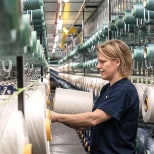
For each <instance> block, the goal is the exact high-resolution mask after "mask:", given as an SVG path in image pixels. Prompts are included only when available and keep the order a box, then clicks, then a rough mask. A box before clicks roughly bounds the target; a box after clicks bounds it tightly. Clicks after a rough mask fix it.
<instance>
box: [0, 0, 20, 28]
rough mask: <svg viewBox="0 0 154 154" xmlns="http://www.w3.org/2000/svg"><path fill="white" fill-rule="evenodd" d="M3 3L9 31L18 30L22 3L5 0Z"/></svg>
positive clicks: (15, 0) (16, 0)
mask: <svg viewBox="0 0 154 154" xmlns="http://www.w3.org/2000/svg"><path fill="white" fill-rule="evenodd" d="M3 3H4V6H3V8H4V10H5V11H6V12H5V13H6V17H8V19H9V26H11V29H17V30H19V29H20V24H21V14H22V2H21V1H18V0H12V1H9V0H5V1H3ZM2 23H3V22H2ZM3 26H4V25H3Z"/></svg>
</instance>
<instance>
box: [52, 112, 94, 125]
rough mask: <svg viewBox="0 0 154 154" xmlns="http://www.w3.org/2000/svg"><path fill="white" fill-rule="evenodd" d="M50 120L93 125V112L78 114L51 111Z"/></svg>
mask: <svg viewBox="0 0 154 154" xmlns="http://www.w3.org/2000/svg"><path fill="white" fill-rule="evenodd" d="M51 121H52V122H60V123H64V124H70V125H74V126H93V122H94V116H93V112H86V113H80V114H59V113H55V112H53V111H51Z"/></svg>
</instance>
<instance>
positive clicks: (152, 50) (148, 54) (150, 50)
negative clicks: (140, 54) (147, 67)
mask: <svg viewBox="0 0 154 154" xmlns="http://www.w3.org/2000/svg"><path fill="white" fill-rule="evenodd" d="M144 52H145V53H144V55H145V56H144V58H146V59H147V60H148V61H149V62H150V63H151V64H152V65H154V60H153V59H154V44H147V46H146V48H145V51H144Z"/></svg>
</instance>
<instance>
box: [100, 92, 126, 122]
mask: <svg viewBox="0 0 154 154" xmlns="http://www.w3.org/2000/svg"><path fill="white" fill-rule="evenodd" d="M99 101H100V102H99V105H98V106H97V109H100V110H102V111H104V112H106V113H108V114H110V115H111V116H112V117H114V118H115V119H117V120H118V121H119V120H120V118H121V116H122V114H123V113H124V112H125V111H126V110H127V108H128V106H129V97H128V95H127V94H126V92H125V91H123V90H119V89H114V90H111V91H110V93H108V94H107V95H106V96H105V99H100V100H99ZM101 101H102V102H101Z"/></svg>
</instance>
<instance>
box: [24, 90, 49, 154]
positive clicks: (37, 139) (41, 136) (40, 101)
mask: <svg viewBox="0 0 154 154" xmlns="http://www.w3.org/2000/svg"><path fill="white" fill-rule="evenodd" d="M38 96H39V97H38ZM44 104H45V100H44V97H43V95H42V94H41V92H38V91H37V92H34V93H33V94H32V96H31V97H30V98H29V99H28V100H27V101H26V103H25V111H26V112H25V123H26V128H27V132H28V135H29V139H30V142H31V143H32V144H33V154H42V153H43V154H47V153H48V152H47V149H48V148H47V147H48V145H47V134H48V133H49V132H48V133H47V132H46V130H47V129H49V128H47V129H46V126H45V124H46V110H44Z"/></svg>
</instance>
